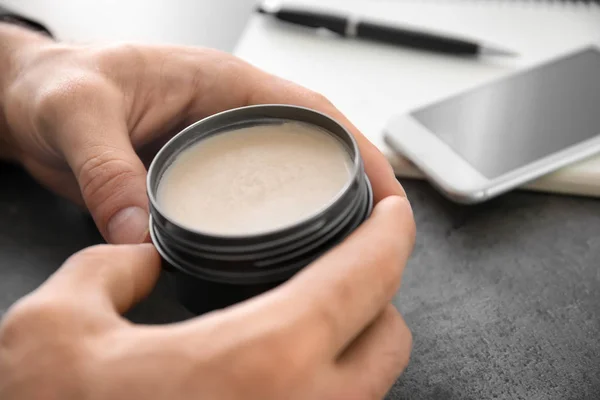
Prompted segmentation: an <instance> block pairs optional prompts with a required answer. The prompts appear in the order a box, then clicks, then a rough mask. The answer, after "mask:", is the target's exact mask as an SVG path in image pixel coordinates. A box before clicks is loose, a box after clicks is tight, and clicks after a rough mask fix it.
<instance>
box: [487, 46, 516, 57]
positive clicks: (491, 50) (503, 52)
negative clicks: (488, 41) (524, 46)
mask: <svg viewBox="0 0 600 400" xmlns="http://www.w3.org/2000/svg"><path fill="white" fill-rule="evenodd" d="M479 54H480V55H482V56H502V57H518V56H519V53H517V52H515V51H512V50H508V49H501V48H499V47H496V46H493V47H492V46H481V47H480V48H479Z"/></svg>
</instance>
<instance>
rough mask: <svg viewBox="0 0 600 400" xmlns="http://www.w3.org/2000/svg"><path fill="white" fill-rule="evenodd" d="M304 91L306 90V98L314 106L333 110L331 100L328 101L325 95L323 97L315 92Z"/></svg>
mask: <svg viewBox="0 0 600 400" xmlns="http://www.w3.org/2000/svg"><path fill="white" fill-rule="evenodd" d="M306 90H307V93H306V97H308V98H309V99H311V100H312V101H313V102H314V103H315V104H320V105H322V106H323V107H326V108H335V106H334V105H333V103H332V102H331V100H329V98H327V97H326V96H325V95H323V94H321V93H319V92H315V91H313V90H309V89H306Z"/></svg>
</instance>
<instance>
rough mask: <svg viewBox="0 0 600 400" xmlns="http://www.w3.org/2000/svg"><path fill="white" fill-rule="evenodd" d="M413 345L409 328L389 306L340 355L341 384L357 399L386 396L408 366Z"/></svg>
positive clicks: (391, 306) (339, 377)
mask: <svg viewBox="0 0 600 400" xmlns="http://www.w3.org/2000/svg"><path fill="white" fill-rule="evenodd" d="M411 348H412V335H411V333H410V330H409V329H408V327H407V326H406V323H405V322H404V319H403V318H402V316H401V315H400V313H398V311H397V310H396V309H395V308H394V306H393V305H391V304H390V305H388V306H387V307H386V308H385V310H384V311H383V312H382V313H381V315H380V316H379V317H378V318H377V319H376V320H375V322H373V324H372V325H371V326H369V327H368V328H367V330H365V331H364V332H363V333H362V334H361V335H360V336H359V337H358V338H357V339H356V340H355V341H354V342H353V343H352V344H351V346H350V347H349V348H348V349H347V350H346V351H345V352H344V353H343V354H342V356H341V357H340V358H339V360H338V362H337V364H336V366H337V374H335V375H336V376H337V379H338V380H339V382H338V386H339V387H342V388H343V390H347V391H349V392H350V393H351V394H353V396H354V397H355V398H358V399H383V398H384V396H385V395H386V393H387V392H388V390H389V389H390V388H391V387H392V385H393V384H394V382H395V381H396V379H398V377H399V376H400V374H401V373H402V372H403V371H404V370H405V369H406V366H407V365H408V361H409V359H410V351H411ZM349 397H352V396H349ZM349 397H340V398H349Z"/></svg>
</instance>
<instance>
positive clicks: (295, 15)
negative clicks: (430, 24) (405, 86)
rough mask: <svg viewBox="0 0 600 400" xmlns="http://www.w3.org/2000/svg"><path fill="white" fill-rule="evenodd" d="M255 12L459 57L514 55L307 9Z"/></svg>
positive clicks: (310, 25) (260, 9) (482, 45)
mask: <svg viewBox="0 0 600 400" xmlns="http://www.w3.org/2000/svg"><path fill="white" fill-rule="evenodd" d="M257 11H258V12H260V13H262V14H267V15H270V16H273V17H274V18H277V19H278V20H281V21H285V22H289V23H292V24H296V25H301V26H305V27H310V28H324V29H327V30H329V31H332V32H335V33H337V34H339V35H341V36H343V37H348V38H360V39H367V40H373V41H377V42H383V43H388V44H394V45H399V46H406V47H412V48H416V49H422V50H429V51H436V52H441V53H446V54H453V55H461V56H478V55H498V56H516V55H517V54H516V53H515V52H513V51H510V50H505V49H501V48H498V47H496V46H489V45H485V44H482V43H477V42H474V41H470V40H466V39H459V38H455V37H449V36H445V35H444V36H442V35H441V34H435V33H429V32H424V31H419V30H415V29H408V28H403V27H400V26H393V25H385V24H381V23H378V22H370V21H366V20H361V19H359V18H352V17H348V16H344V15H336V14H332V13H326V12H321V11H313V10H308V9H300V8H291V7H275V8H273V9H271V8H268V7H265V6H258V8H257Z"/></svg>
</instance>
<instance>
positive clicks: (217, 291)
mask: <svg viewBox="0 0 600 400" xmlns="http://www.w3.org/2000/svg"><path fill="white" fill-rule="evenodd" d="M290 121H296V122H302V123H305V124H311V125H313V126H315V127H317V128H320V129H321V130H324V131H326V132H327V133H329V134H331V135H332V136H334V137H335V138H336V139H337V140H339V142H340V143H341V144H342V145H343V147H344V149H345V150H346V151H347V152H348V154H349V156H350V159H351V160H352V172H351V176H350V178H349V180H348V182H347V184H346V185H345V187H344V188H343V189H342V191H341V192H340V193H339V194H338V195H337V196H336V197H335V198H334V199H332V201H331V202H330V203H329V204H327V205H326V206H325V207H323V208H322V209H321V210H318V211H317V212H315V213H314V214H313V215H311V216H309V217H308V218H306V219H304V220H301V221H298V222H297V223H295V224H293V225H290V226H287V227H284V228H282V229H278V230H274V231H271V232H267V233H264V234H262V233H261V234H256V235H240V236H229V235H228V236H218V235H214V234H209V233H207V232H202V231H200V230H193V229H189V228H186V227H183V226H181V225H179V224H178V223H177V222H175V221H172V220H170V219H169V218H167V217H166V216H165V214H163V213H162V212H161V208H160V205H159V204H158V202H157V200H156V193H157V190H158V187H159V183H160V180H161V178H162V176H163V174H164V173H165V171H166V170H167V168H168V167H169V166H170V165H171V163H172V162H173V161H174V160H175V159H176V158H177V156H178V155H179V154H180V153H181V152H182V151H184V150H186V149H188V148H189V147H190V146H193V145H194V144H196V143H198V142H199V141H202V140H204V139H206V138H208V137H211V136H213V135H218V134H220V133H224V132H229V131H231V130H235V129H240V128H245V127H249V126H255V125H265V124H281V123H285V122H290ZM148 197H149V199H150V235H151V237H152V241H153V242H154V244H155V246H156V248H157V250H158V251H159V253H160V254H161V256H162V258H163V260H164V262H165V265H166V267H167V270H168V271H170V272H171V273H172V274H173V277H174V282H175V285H176V290H177V294H178V296H179V299H180V301H181V302H182V304H183V305H184V306H185V307H187V308H188V309H189V310H190V311H192V312H194V313H196V314H202V313H204V312H208V311H211V310H215V309H219V308H223V307H226V306H229V305H231V304H234V303H237V302H239V301H242V300H245V299H248V298H250V297H253V296H255V295H257V294H260V293H262V292H264V291H266V290H269V289H271V288H273V287H275V286H277V285H279V284H280V283H282V282H284V281H286V280H287V279H289V278H290V277H292V276H293V275H294V274H295V273H297V272H298V271H299V270H301V269H302V268H303V267H305V266H306V265H308V264H310V263H311V262H312V261H314V260H315V259H316V258H318V257H319V256H321V255H322V254H323V253H325V252H326V251H327V250H329V249H331V248H332V247H333V246H335V245H336V244H338V243H339V242H341V241H342V240H343V239H344V238H345V237H347V236H348V235H349V234H350V233H351V232H352V231H354V230H355V229H356V228H357V227H358V226H359V225H360V224H361V223H362V222H363V221H364V220H365V219H366V218H368V216H369V215H370V213H371V211H372V208H373V193H372V189H371V185H370V183H369V180H368V178H367V176H366V174H365V171H364V166H363V161H362V158H361V156H360V152H359V150H358V145H357V143H356V141H355V140H354V138H353V136H352V135H351V134H350V133H349V132H348V131H347V130H346V129H345V128H344V127H343V126H342V125H341V124H339V123H338V122H336V121H335V120H333V119H332V118H330V117H328V116H326V115H324V114H322V113H319V112H316V111H313V110H310V109H307V108H302V107H295V106H289V105H259V106H250V107H243V108H238V109H234V110H229V111H225V112H222V113H219V114H216V115H213V116H211V117H208V118H205V119H203V120H201V121H199V122H196V123H195V124H193V125H191V126H189V127H188V128H186V129H184V130H183V131H182V132H180V133H179V134H177V135H176V136H175V137H173V138H172V139H171V140H170V141H169V142H168V143H167V144H166V145H165V146H164V147H163V148H162V149H161V150H160V151H159V153H158V154H157V155H156V157H155V159H154V160H153V162H152V164H151V166H150V169H149V170H148Z"/></svg>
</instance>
